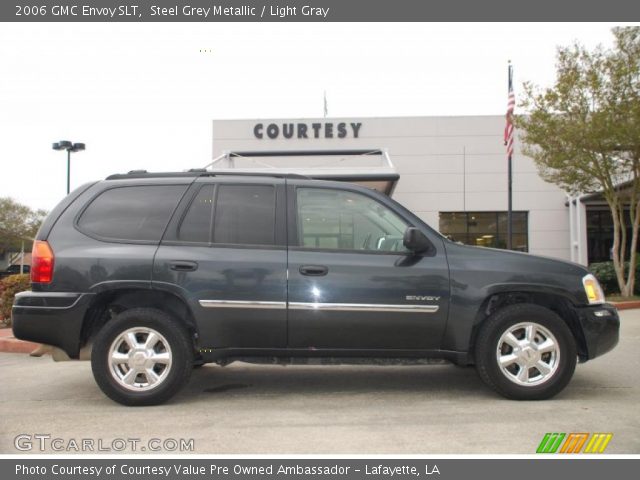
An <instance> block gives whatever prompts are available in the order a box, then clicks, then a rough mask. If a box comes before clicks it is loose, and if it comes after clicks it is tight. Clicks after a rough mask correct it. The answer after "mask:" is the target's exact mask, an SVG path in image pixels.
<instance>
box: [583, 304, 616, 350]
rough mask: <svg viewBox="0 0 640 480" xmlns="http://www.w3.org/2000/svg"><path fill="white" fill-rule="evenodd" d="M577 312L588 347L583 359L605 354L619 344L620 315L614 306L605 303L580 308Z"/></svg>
mask: <svg viewBox="0 0 640 480" xmlns="http://www.w3.org/2000/svg"><path fill="white" fill-rule="evenodd" d="M577 313H578V319H579V321H580V325H581V326H582V333H583V335H584V340H585V347H586V356H585V358H583V359H582V360H591V359H593V358H596V357H599V356H601V355H604V354H605V353H607V352H608V351H610V350H612V349H613V347H615V346H616V345H617V344H618V340H619V338H620V317H619V316H618V311H617V310H616V308H615V307H614V306H612V305H609V304H607V303H605V304H604V305H595V306H591V307H584V308H579V309H577Z"/></svg>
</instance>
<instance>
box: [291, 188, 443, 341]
mask: <svg viewBox="0 0 640 480" xmlns="http://www.w3.org/2000/svg"><path fill="white" fill-rule="evenodd" d="M377 195H378V194H374V193H373V192H372V193H369V192H366V193H365V191H362V190H357V189H349V188H348V187H345V189H342V188H326V187H313V186H311V185H309V186H305V185H304V184H303V183H301V184H299V185H292V186H290V187H289V190H288V196H289V202H288V205H289V210H290V214H289V216H288V219H289V224H290V225H289V228H290V237H289V241H290V245H289V262H288V267H289V268H288V269H289V289H288V309H289V312H288V316H289V322H288V325H289V346H290V347H294V348H314V349H362V350H365V349H366V350H375V349H401V350H413V349H420V350H426V349H436V348H438V347H439V346H440V342H441V338H442V334H443V332H444V328H445V324H446V319H447V311H448V300H449V277H448V267H447V262H446V257H445V255H444V252H443V246H442V242H441V241H440V242H439V241H438V240H437V239H436V238H434V249H433V251H431V252H429V253H428V254H425V255H413V254H411V253H410V252H407V251H406V250H405V248H404V246H403V243H402V238H403V234H404V231H405V229H406V228H407V227H408V226H416V225H410V223H409V222H408V221H407V220H405V219H404V218H403V217H402V216H401V215H400V213H398V212H397V211H395V210H394V209H393V204H391V203H390V202H389V204H387V202H384V201H383V199H382V198H381V197H378V196H377Z"/></svg>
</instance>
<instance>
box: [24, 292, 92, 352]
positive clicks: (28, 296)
mask: <svg viewBox="0 0 640 480" xmlns="http://www.w3.org/2000/svg"><path fill="white" fill-rule="evenodd" d="M92 298H93V294H89V293H86V294H85V293H49V292H22V293H19V294H17V295H16V297H15V300H14V302H13V308H12V322H13V334H14V335H15V336H16V338H19V339H21V340H29V341H31V342H37V343H45V344H47V345H53V346H55V347H59V348H61V349H62V350H64V351H65V352H66V353H67V354H68V355H69V356H70V357H71V358H77V357H78V354H79V351H80V334H81V331H82V322H83V319H84V316H85V313H86V311H87V308H88V306H89V304H90V303H91V299H92Z"/></svg>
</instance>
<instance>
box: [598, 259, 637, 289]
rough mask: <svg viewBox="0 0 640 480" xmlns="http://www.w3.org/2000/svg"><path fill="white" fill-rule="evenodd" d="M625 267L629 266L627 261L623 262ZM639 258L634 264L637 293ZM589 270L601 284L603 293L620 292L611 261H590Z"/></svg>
mask: <svg viewBox="0 0 640 480" xmlns="http://www.w3.org/2000/svg"><path fill="white" fill-rule="evenodd" d="M624 266H625V269H627V268H629V262H625V264H624ZM639 267H640V260H639V261H638V262H637V265H636V284H635V291H634V292H633V293H634V294H635V293H638V292H639V291H640V284H639V283H640V268H639ZM589 270H590V271H591V273H593V274H594V275H595V277H596V278H597V279H598V281H599V282H600V285H602V289H603V290H604V293H605V295H617V294H619V293H620V288H619V287H618V280H617V278H616V270H615V269H614V268H613V262H600V263H592V264H591V265H589Z"/></svg>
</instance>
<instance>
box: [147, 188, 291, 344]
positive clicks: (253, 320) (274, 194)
mask: <svg viewBox="0 0 640 480" xmlns="http://www.w3.org/2000/svg"><path fill="white" fill-rule="evenodd" d="M285 210H286V209H285V190H284V180H281V179H269V180H268V181H266V182H265V180H264V179H262V180H261V179H250V178H248V179H246V180H245V179H241V180H240V181H239V180H238V178H237V177H235V178H224V177H213V178H206V177H205V178H201V179H198V181H196V182H195V183H194V184H193V186H192V187H191V190H190V192H189V193H188V194H187V195H185V198H184V199H183V202H182V204H181V206H180V207H179V209H178V211H177V213H176V214H175V215H174V217H173V219H172V220H171V223H170V225H169V227H168V229H167V232H166V234H165V236H164V238H163V240H162V243H161V245H160V248H159V249H158V252H157V254H156V258H155V262H154V269H153V287H154V288H158V289H165V290H168V291H173V292H175V293H177V294H178V295H181V296H182V297H184V298H187V299H188V301H189V304H190V306H191V309H192V311H193V312H194V314H195V316H196V321H197V323H198V327H199V332H200V344H201V345H202V346H203V347H206V348H231V347H236V348H238V347H242V348H254V347H260V348H267V347H269V348H275V347H285V346H286V338H287V328H286V295H287V289H286V281H287V278H286V264H287V251H286V229H285Z"/></svg>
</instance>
